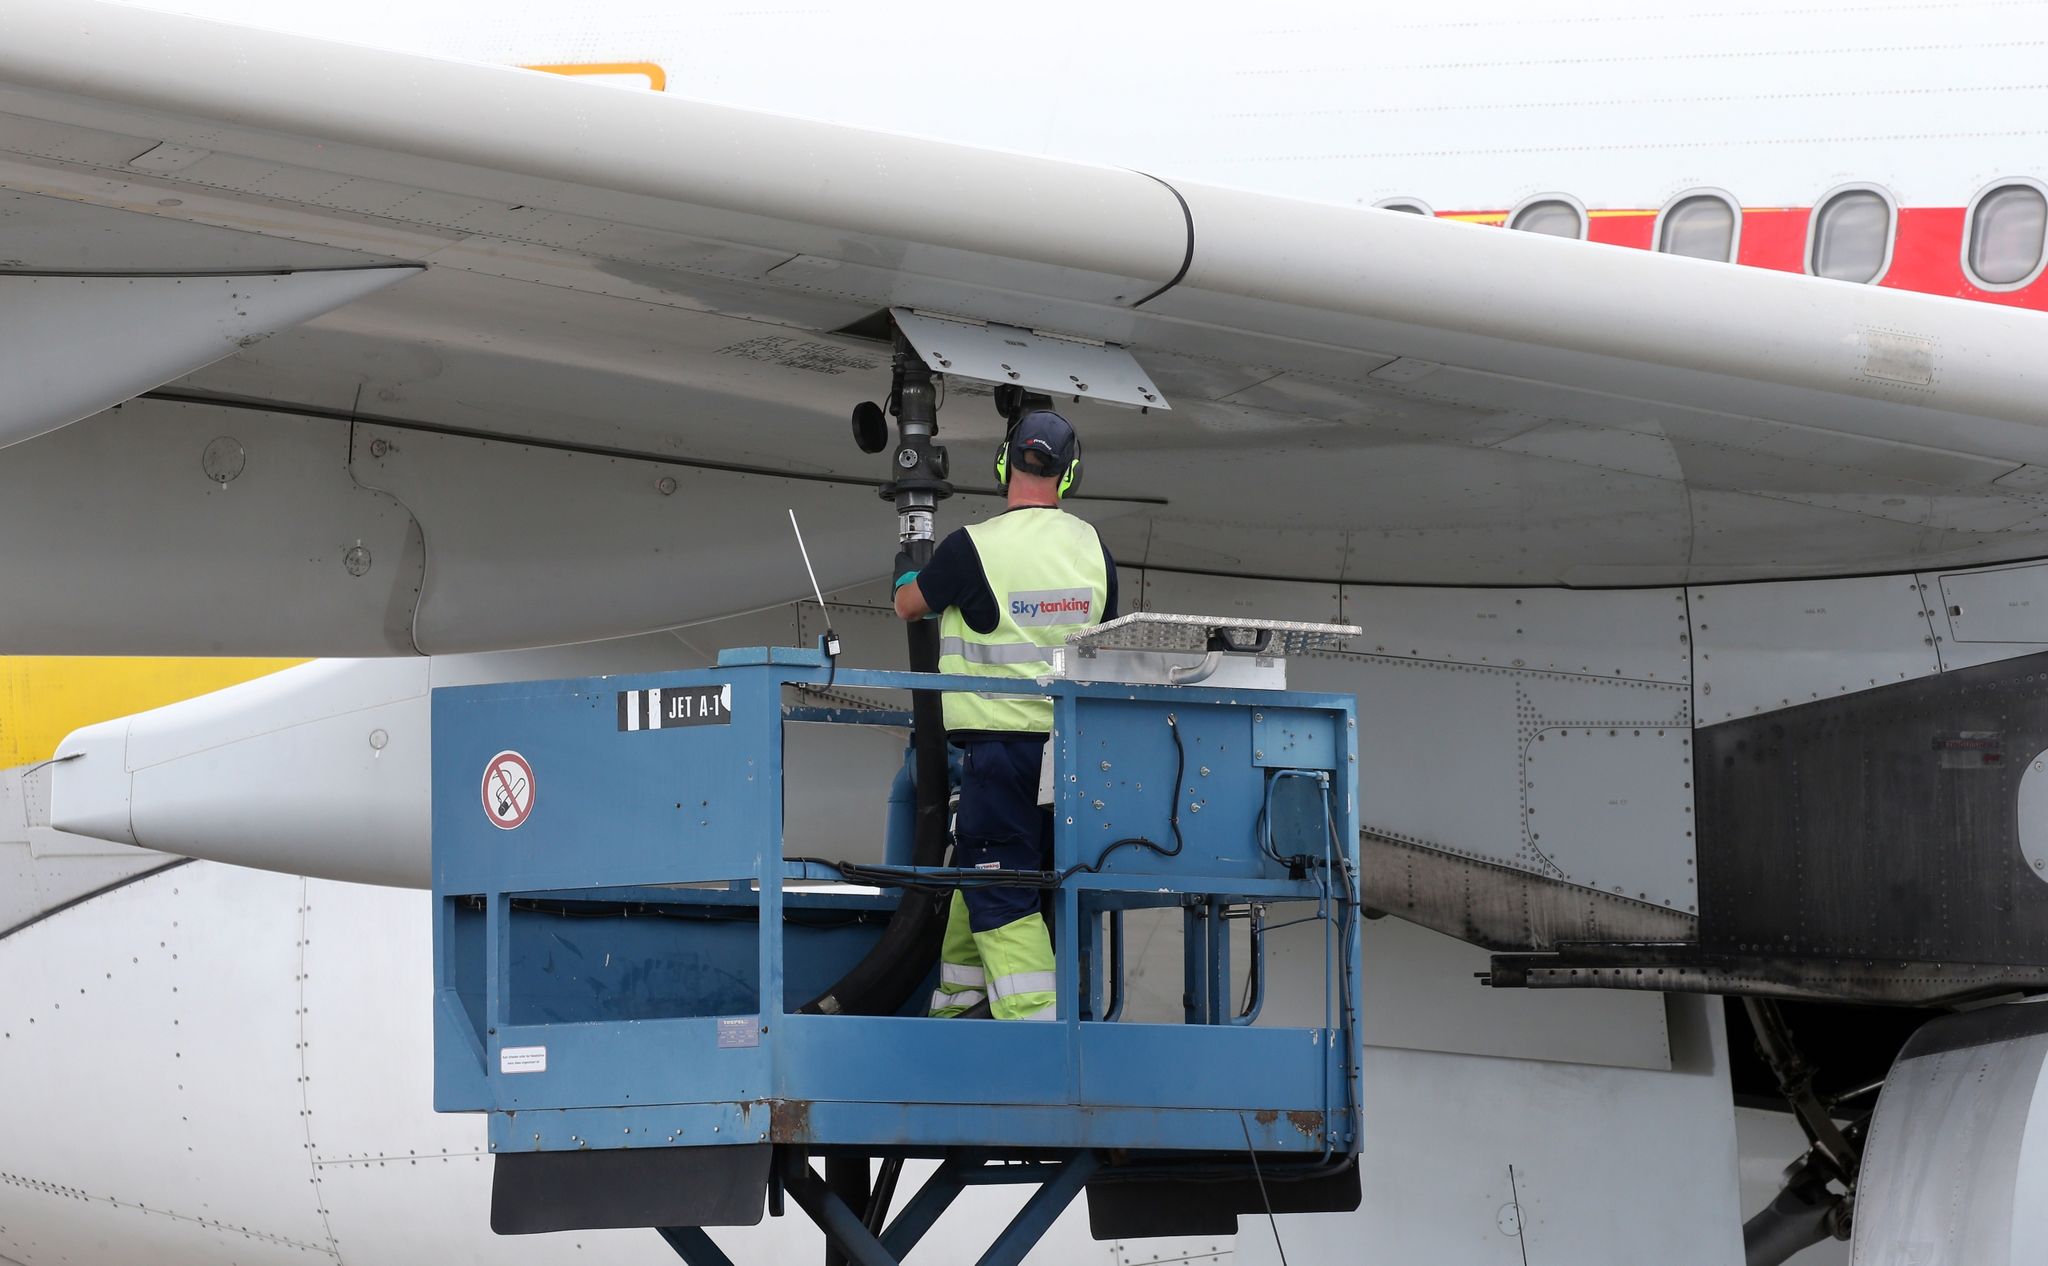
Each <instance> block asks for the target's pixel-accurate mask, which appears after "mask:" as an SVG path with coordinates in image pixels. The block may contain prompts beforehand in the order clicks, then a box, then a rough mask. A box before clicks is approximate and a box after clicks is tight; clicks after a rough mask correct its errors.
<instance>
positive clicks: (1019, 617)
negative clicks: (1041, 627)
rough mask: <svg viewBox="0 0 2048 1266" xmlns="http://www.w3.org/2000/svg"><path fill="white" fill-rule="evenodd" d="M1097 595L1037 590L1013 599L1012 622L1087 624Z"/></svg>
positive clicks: (1067, 590) (1070, 591) (1011, 603)
mask: <svg viewBox="0 0 2048 1266" xmlns="http://www.w3.org/2000/svg"><path fill="white" fill-rule="evenodd" d="M1094 609H1095V595H1094V594H1093V593H1092V592H1090V591H1089V590H1086V589H1034V590H1032V591H1030V592H1029V593H1013V594H1011V595H1010V619H1011V620H1013V621H1014V622H1016V623H1018V624H1086V623H1088V620H1089V617H1090V614H1091V613H1092V612H1093V611H1094Z"/></svg>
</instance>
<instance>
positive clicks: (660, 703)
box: [619, 685, 732, 730]
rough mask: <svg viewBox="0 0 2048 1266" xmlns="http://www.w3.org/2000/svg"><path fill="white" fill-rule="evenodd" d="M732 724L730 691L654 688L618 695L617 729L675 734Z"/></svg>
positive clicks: (724, 689)
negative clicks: (692, 728)
mask: <svg viewBox="0 0 2048 1266" xmlns="http://www.w3.org/2000/svg"><path fill="white" fill-rule="evenodd" d="M730 724H732V687H731V686H729V685H726V686H653V687H650V688H648V689H646V690H621V691H620V692H619V729H621V730H676V729H681V728H682V727H684V726H686V725H730Z"/></svg>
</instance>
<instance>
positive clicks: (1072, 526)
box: [939, 507, 1109, 734]
mask: <svg viewBox="0 0 2048 1266" xmlns="http://www.w3.org/2000/svg"><path fill="white" fill-rule="evenodd" d="M967 535H968V537H969V538H970V539H972V540H973V542H974V549H975V552H976V553H977V554H979V555H981V570H982V574H983V575H984V576H986V577H987V578H988V587H989V588H990V589H991V590H993V591H994V592H995V598H996V611H997V618H996V627H995V629H994V630H993V631H992V632H988V633H977V632H975V631H974V630H973V629H972V628H969V627H968V624H967V618H966V617H965V616H964V615H962V614H961V613H960V608H958V607H947V608H946V611H945V614H944V615H943V616H941V617H940V621H939V671H940V672H942V673H965V674H968V675H970V676H975V677H1002V678H1010V679H1018V678H1021V679H1025V680H1029V679H1030V678H1033V677H1042V676H1044V675H1045V674H1047V673H1048V672H1050V671H1052V663H1051V658H1052V651H1053V648H1055V647H1057V646H1059V645H1061V644H1062V643H1064V642H1065V641H1066V640H1067V635H1068V634H1069V633H1074V632H1077V631H1079V630H1081V629H1085V628H1087V627H1089V626H1090V625H1093V624H1100V623H1101V622H1102V610H1103V606H1104V604H1105V603H1107V602H1108V601H1109V573H1108V569H1107V565H1106V563H1105V562H1104V560H1103V557H1102V540H1101V538H1100V537H1098V536H1096V535H1095V529H1094V528H1093V527H1091V526H1089V524H1087V523H1086V522H1084V521H1083V520H1080V519H1077V518H1075V517H1074V516H1073V515H1071V514H1068V513H1067V512H1066V511H1064V510H1056V509H1053V508H1051V507H1045V508H1031V509H1019V510H1012V511H1010V512H1009V513H1007V514H1001V515H998V516H996V517H995V518H993V519H990V520H989V521H988V522H986V523H976V524H973V525H972V526H970V527H968V529H967ZM945 717H946V729H947V730H948V731H949V732H958V731H961V730H990V731H996V732H1002V733H1018V734H1047V733H1050V732H1051V730H1052V700H1050V699H1044V698H1034V697H1032V696H1030V695H993V694H980V693H978V692H972V691H948V692H947V693H946V697H945Z"/></svg>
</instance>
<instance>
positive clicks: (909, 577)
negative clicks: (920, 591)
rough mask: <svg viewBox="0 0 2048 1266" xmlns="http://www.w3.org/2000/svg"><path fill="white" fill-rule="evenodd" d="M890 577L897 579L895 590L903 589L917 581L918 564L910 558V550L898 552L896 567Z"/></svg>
mask: <svg viewBox="0 0 2048 1266" xmlns="http://www.w3.org/2000/svg"><path fill="white" fill-rule="evenodd" d="M890 575H892V576H894V577H895V578H896V583H895V585H894V586H893V587H892V588H894V589H901V588H902V587H903V586H905V585H907V584H909V583H910V582H911V581H913V580H916V579H917V563H916V562H915V561H914V560H912V558H911V557H910V551H909V550H907V549H899V550H897V551H896V565H895V567H894V568H893V569H892V570H891V571H890Z"/></svg>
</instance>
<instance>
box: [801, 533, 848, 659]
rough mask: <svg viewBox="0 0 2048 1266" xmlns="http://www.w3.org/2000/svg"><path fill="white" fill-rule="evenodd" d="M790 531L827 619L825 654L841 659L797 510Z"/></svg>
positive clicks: (819, 606)
mask: <svg viewBox="0 0 2048 1266" xmlns="http://www.w3.org/2000/svg"><path fill="white" fill-rule="evenodd" d="M789 530H790V531H792V532H794V533H796V550H797V553H799V554H802V555H803V556H804V574H805V575H807V576H809V577H810V578H811V596H812V597H814V598H816V599H817V600H818V610H819V612H820V613H822V614H823V615H824V617H825V654H827V655H829V656H831V657H832V658H833V659H837V658H839V635H838V634H837V633H834V632H833V631H832V612H831V611H830V610H829V609H827V608H826V606H825V594H824V592H823V591H822V590H820V589H819V588H818V573H817V572H816V571H814V570H812V569H811V551H810V550H809V549H807V548H805V546H804V530H803V529H802V528H800V527H798V526H797V523H796V510H795V509H794V508H792V509H791V510H790V512H789Z"/></svg>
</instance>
